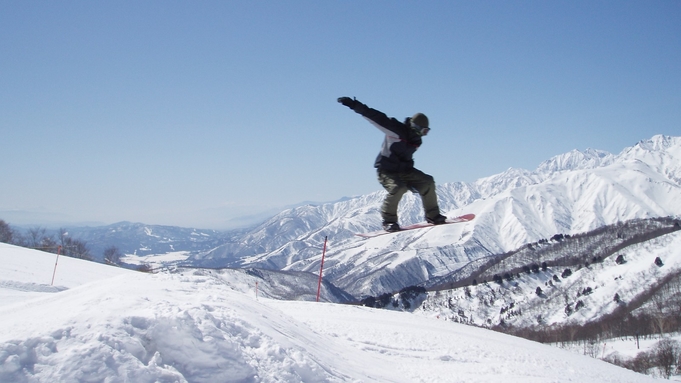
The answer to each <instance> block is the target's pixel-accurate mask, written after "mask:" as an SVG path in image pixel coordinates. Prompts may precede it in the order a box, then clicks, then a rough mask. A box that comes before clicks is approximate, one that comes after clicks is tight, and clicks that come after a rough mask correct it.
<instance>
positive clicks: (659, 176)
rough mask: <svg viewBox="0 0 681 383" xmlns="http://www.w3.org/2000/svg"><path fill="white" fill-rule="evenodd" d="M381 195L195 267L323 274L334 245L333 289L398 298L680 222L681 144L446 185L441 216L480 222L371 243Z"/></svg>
mask: <svg viewBox="0 0 681 383" xmlns="http://www.w3.org/2000/svg"><path fill="white" fill-rule="evenodd" d="M383 195H384V194H383V192H376V193H372V194H369V195H365V196H361V197H357V198H352V199H348V200H345V201H341V202H338V203H333V204H326V205H322V206H304V207H299V208H296V209H291V210H287V211H284V212H282V213H281V214H279V215H277V216H276V217H274V218H272V219H271V220H269V221H268V222H266V223H264V224H263V225H261V226H259V227H258V228H256V229H254V230H253V231H251V232H250V233H248V234H246V235H245V236H243V237H241V238H240V239H239V240H237V241H233V242H231V243H228V244H226V245H223V246H220V247H218V248H216V249H214V250H212V251H210V252H205V253H202V254H199V255H195V256H194V257H192V258H190V259H189V262H191V263H192V264H194V265H201V266H208V267H214V266H225V265H231V266H257V267H264V268H272V269H286V270H303V271H310V272H316V270H318V269H319V262H320V260H321V247H322V243H323V241H324V237H326V236H328V238H329V247H328V249H329V250H328V253H327V258H326V264H325V269H326V271H325V276H326V277H328V278H329V279H330V281H331V282H333V283H334V284H335V285H336V286H338V287H340V288H342V289H345V290H346V291H348V292H350V293H351V294H354V295H355V296H357V297H362V296H368V295H378V294H381V293H383V292H386V291H397V290H399V289H400V288H402V287H405V286H409V285H416V284H419V283H422V282H424V281H426V280H428V279H431V278H433V277H437V276H441V275H445V274H448V273H450V272H452V271H453V270H456V269H458V268H459V267H461V266H463V265H465V264H466V263H468V262H469V261H471V260H474V259H477V258H480V257H483V256H488V255H493V254H500V253H504V252H507V251H510V250H513V249H515V248H517V247H519V246H521V245H523V244H525V243H529V242H534V241H537V240H539V239H542V238H548V237H551V236H552V235H554V234H557V233H566V234H574V233H581V232H586V231H589V230H593V229H595V228H597V227H600V226H602V225H605V224H612V223H616V222H619V221H625V220H628V219H633V218H647V217H658V216H679V215H681V204H679V203H678V200H679V198H681V137H667V136H655V137H653V138H651V139H650V140H645V141H641V142H639V143H638V144H636V145H635V146H633V147H630V148H626V149H624V150H623V151H622V152H621V153H620V154H619V155H613V154H610V153H607V152H603V151H599V150H593V149H589V150H586V151H584V152H581V151H577V150H574V151H572V152H569V153H565V154H562V155H559V156H556V157H554V158H552V159H549V160H547V161H545V162H544V163H542V164H540V166H539V167H538V168H537V169H536V170H535V171H527V170H523V169H509V170H507V171H506V172H504V173H501V174H497V175H494V176H491V177H486V178H483V179H480V180H477V181H475V182H472V183H461V182H458V183H449V184H442V185H440V186H438V197H439V200H440V205H441V208H442V210H443V212H445V213H446V214H447V215H449V216H455V215H461V214H464V213H475V214H476V215H477V218H476V219H475V220H474V221H472V222H469V223H465V224H461V225H447V226H444V227H436V228H432V229H426V230H417V231H409V232H404V233H397V234H394V235H390V236H383V237H378V238H373V239H369V240H365V239H360V238H357V237H354V236H353V234H354V233H357V232H367V231H371V230H376V229H377V228H378V227H379V226H380V215H379V213H378V208H379V206H380V203H381V201H382V198H383ZM400 220H401V223H402V224H407V223H413V222H417V221H421V220H423V218H422V207H421V203H420V200H419V199H418V198H417V197H416V196H414V195H412V194H410V193H409V194H408V195H407V196H406V197H405V199H404V200H403V202H402V203H401V205H400ZM326 265H328V266H326Z"/></svg>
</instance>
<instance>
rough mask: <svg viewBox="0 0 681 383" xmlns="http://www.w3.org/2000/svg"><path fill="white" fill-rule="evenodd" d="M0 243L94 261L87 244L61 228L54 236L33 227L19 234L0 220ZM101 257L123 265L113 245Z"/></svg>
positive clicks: (120, 255) (42, 229)
mask: <svg viewBox="0 0 681 383" xmlns="http://www.w3.org/2000/svg"><path fill="white" fill-rule="evenodd" d="M0 242H2V243H8V244H11V245H16V246H21V247H26V248H30V249H35V250H41V251H45V252H48V253H54V254H57V253H59V254H60V255H64V256H67V257H72V258H78V259H84V260H87V261H94V260H95V257H94V256H93V254H92V253H91V251H90V248H89V247H88V245H87V242H85V241H82V240H79V239H76V238H72V237H70V236H69V235H68V232H67V231H66V229H63V228H62V229H59V230H58V231H57V234H56V235H51V234H48V233H47V230H46V229H45V228H41V227H33V228H30V229H27V230H26V231H25V232H21V231H19V230H16V229H14V228H13V227H11V226H10V225H9V224H8V223H7V222H5V221H4V220H2V219H0ZM102 255H103V260H104V263H106V264H109V265H115V266H123V265H124V264H123V263H122V261H121V258H122V257H123V254H122V253H121V251H120V250H119V249H118V248H117V247H116V246H114V245H111V246H109V247H107V248H106V249H105V250H104V253H103V254H102ZM137 270H139V271H151V268H150V267H149V265H141V266H139V267H137Z"/></svg>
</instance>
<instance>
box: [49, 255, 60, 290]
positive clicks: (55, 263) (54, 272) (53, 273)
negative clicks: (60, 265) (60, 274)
mask: <svg viewBox="0 0 681 383" xmlns="http://www.w3.org/2000/svg"><path fill="white" fill-rule="evenodd" d="M60 253H61V246H58V247H57V259H55V261H54V271H53V272H52V282H50V286H52V285H54V275H55V274H57V262H59V254H60Z"/></svg>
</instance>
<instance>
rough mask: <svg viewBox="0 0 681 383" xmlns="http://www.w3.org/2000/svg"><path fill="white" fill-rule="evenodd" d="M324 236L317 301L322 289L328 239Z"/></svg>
mask: <svg viewBox="0 0 681 383" xmlns="http://www.w3.org/2000/svg"><path fill="white" fill-rule="evenodd" d="M327 238H328V237H324V249H323V250H322V264H321V266H319V283H317V302H319V292H320V291H321V290H322V272H323V271H324V257H325V256H326V239H327Z"/></svg>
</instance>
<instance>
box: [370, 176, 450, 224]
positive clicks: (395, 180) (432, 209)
mask: <svg viewBox="0 0 681 383" xmlns="http://www.w3.org/2000/svg"><path fill="white" fill-rule="evenodd" d="M378 182H380V183H381V185H383V187H384V188H385V190H386V191H387V192H388V195H387V196H386V197H385V200H384V201H383V205H382V206H381V217H382V218H383V222H384V223H397V207H398V205H399V204H400V200H401V199H402V196H403V195H404V193H406V192H408V191H409V190H415V191H417V192H418V193H419V195H421V201H423V209H424V210H425V213H426V218H435V217H437V216H438V215H439V214H440V207H439V206H438V204H437V194H436V192H435V180H434V179H433V177H432V176H430V175H428V174H426V173H424V172H422V171H420V170H417V169H413V170H411V171H409V172H403V173H389V172H384V171H381V170H379V171H378Z"/></svg>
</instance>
